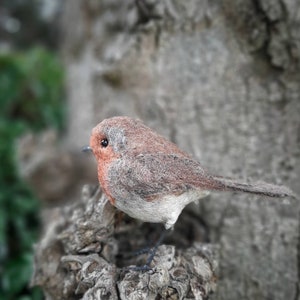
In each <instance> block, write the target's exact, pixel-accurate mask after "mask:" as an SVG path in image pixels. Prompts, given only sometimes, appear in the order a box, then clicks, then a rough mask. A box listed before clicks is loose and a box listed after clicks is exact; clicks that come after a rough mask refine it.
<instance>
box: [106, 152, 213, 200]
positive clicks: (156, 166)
mask: <svg viewBox="0 0 300 300" xmlns="http://www.w3.org/2000/svg"><path fill="white" fill-rule="evenodd" d="M113 173H116V174H117V176H116V178H118V180H117V181H118V184H119V185H120V188H121V189H122V191H123V193H128V194H137V195H139V196H140V197H143V198H145V199H146V200H149V201H151V200H152V199H155V198H156V197H161V196H164V195H167V194H169V193H172V194H177V195H180V194H182V193H183V192H185V191H187V190H189V189H193V188H199V189H203V190H210V189H215V187H214V185H215V184H216V183H215V181H214V180H213V177H212V176H211V175H209V173H208V172H207V171H205V170H204V169H203V168H202V167H201V165H200V163H198V162H197V161H195V160H193V159H191V158H189V157H185V156H183V155H176V154H164V153H149V154H139V155H137V156H135V157H127V158H125V159H124V157H123V158H122V160H120V161H119V162H117V163H116V164H115V165H114V167H113V169H112V172H111V175H113Z"/></svg>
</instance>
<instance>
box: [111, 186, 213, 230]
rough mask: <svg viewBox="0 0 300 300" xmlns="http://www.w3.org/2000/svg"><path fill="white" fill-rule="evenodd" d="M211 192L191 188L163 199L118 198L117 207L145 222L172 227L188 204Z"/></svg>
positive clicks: (167, 227)
mask: <svg viewBox="0 0 300 300" xmlns="http://www.w3.org/2000/svg"><path fill="white" fill-rule="evenodd" d="M208 194H209V192H208V191H200V190H191V191H187V192H185V193H183V194H181V195H179V196H175V195H168V196H164V197H162V198H161V199H154V200H152V201H145V200H143V199H142V198H140V197H138V198H137V197H136V198H133V199H126V200H119V201H118V200H117V201H116V207H117V208H118V209H120V210H121V211H123V212H125V213H126V214H128V215H129V216H130V217H132V218H135V219H139V220H141V221H143V222H150V223H164V224H165V228H166V229H170V228H171V227H173V225H174V224H175V223H176V221H177V219H178V216H179V215H180V213H181V211H182V210H183V209H184V207H185V206H186V205H188V204H189V203H191V202H194V201H197V200H199V199H200V198H203V197H205V196H207V195H208Z"/></svg>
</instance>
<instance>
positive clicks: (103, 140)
mask: <svg viewBox="0 0 300 300" xmlns="http://www.w3.org/2000/svg"><path fill="white" fill-rule="evenodd" d="M101 146H102V147H103V148H106V147H107V146H108V140H107V139H102V140H101Z"/></svg>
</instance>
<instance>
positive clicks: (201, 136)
mask: <svg viewBox="0 0 300 300" xmlns="http://www.w3.org/2000/svg"><path fill="white" fill-rule="evenodd" d="M63 18H64V22H63V24H64V25H63V28H64V30H65V33H64V41H63V52H64V56H65V62H66V67H67V74H68V93H69V103H70V127H69V133H68V143H69V145H71V146H72V147H73V148H74V147H78V148H79V147H80V146H82V145H84V144H86V143H87V142H88V139H89V133H90V130H91V127H93V126H94V125H95V124H96V123H98V122H99V121H101V120H102V119H103V118H106V117H110V116H113V115H129V116H134V117H139V118H141V119H142V120H143V121H144V122H145V123H146V124H147V125H148V126H152V127H153V128H155V129H157V130H158V131H159V132H160V133H161V134H163V135H165V136H168V137H169V138H170V139H171V140H172V141H174V142H175V143H177V144H178V145H179V146H180V147H181V148H183V149H184V150H186V151H188V152H190V153H193V154H194V156H195V157H196V158H197V159H198V160H199V161H200V162H202V164H203V165H204V166H205V167H207V168H208V169H210V170H212V171H213V172H214V173H215V174H220V175H226V176H233V177H242V178H246V177H251V178H253V179H261V180H265V181H269V182H272V183H284V184H286V185H288V186H290V187H291V188H292V189H293V190H294V191H295V192H296V193H298V194H299V193H300V185H299V174H300V159H299V158H300V118H299V115H300V101H299V98H300V85H299V82H300V68H299V56H300V30H299V25H300V4H299V1H296V0H292V1H287V0H275V1H269V0H242V1H241V0H224V1H201V0H191V1H179V0H164V1H153V0H152V1H151V0H149V1H146V0H145V1H142V0H140V1H139V0H137V1H133V0H132V1H130V0H127V1H125V0H122V1H121V0H110V1H83V0H68V1H66V7H65V12H64V16H63ZM196 212H197V213H198V214H197V215H196V214H195V213H196ZM188 218H190V219H188ZM187 219H188V222H187V221H186V220H187ZM191 220H198V221H199V222H201V224H202V225H204V228H205V234H202V235H201V237H202V241H203V240H204V241H209V242H211V243H214V244H218V245H219V247H220V260H219V264H220V272H219V276H218V283H217V291H216V293H215V294H214V295H213V296H212V299H230V300H234V299H274V300H275V299H295V300H296V299H300V296H299V285H298V283H299V274H300V273H299V261H298V259H299V256H300V255H299V253H300V252H299V251H300V249H299V204H298V203H297V202H296V201H293V200H290V201H289V200H287V201H280V200H277V199H264V198H262V197H255V196H249V195H240V194H230V193H229V194H213V195H211V197H210V198H207V199H204V200H202V201H201V202H200V203H199V205H198V206H194V207H192V209H191V210H189V209H187V210H186V212H185V213H184V214H183V215H182V216H181V217H180V220H179V222H178V225H177V226H176V227H175V232H174V234H176V231H177V232H183V233H188V232H189V231H190V229H189V227H188V225H189V222H191ZM73 221H74V222H75V220H73ZM99 224H101V223H99ZM93 230H96V228H94V229H93ZM132 238H133V239H137V238H138V235H137V236H135V237H132ZM180 238H181V236H180V235H178V236H177V238H175V242H178V241H180ZM193 238H199V236H198V235H197V234H194V235H193ZM176 245H177V244H176ZM65 246H66V245H65ZM71 246H72V243H71V244H70V245H69V247H71ZM77 246H78V245H77ZM77 246H76V245H75V248H76V247H77ZM186 246H187V245H185V247H183V248H185V249H186V248H187V247H186ZM75 248H74V249H75ZM168 249H171V250H172V249H173V248H168ZM77 250H78V249H77ZM171 250H170V251H171ZM49 251H51V249H50V250H49ZM172 251H173V250H172ZM186 251H187V250H186ZM193 251H194V250H193ZM64 255H65V254H64ZM182 255H183V256H184V257H185V255H187V254H186V253H185V252H183V253H182ZM199 257H200V258H199V259H201V255H200V256H199ZM86 259H90V262H91V261H92V260H93V261H95V264H96V268H97V267H98V266H99V265H101V264H104V262H103V261H102V259H101V258H99V257H95V256H94V255H92V256H91V257H90V258H88V257H82V256H80V259H79V258H78V257H77V256H76V257H71V258H70V257H67V259H66V258H64V259H63V261H64V262H66V261H68V263H69V262H70V261H75V262H76V261H77V263H79V264H81V265H82V266H83V265H84V263H85V262H86ZM77 263H75V264H77ZM44 264H47V260H46V261H45V260H40V261H39V262H38V263H37V265H38V266H39V267H42V266H43V265H44ZM39 267H38V268H39ZM110 268H112V266H111V265H109V266H107V269H106V270H110ZM107 272H108V273H109V274H111V273H110V271H107ZM182 272H188V270H187V269H183V270H182ZM159 274H160V275H159V276H164V275H162V274H164V273H159ZM101 276H102V275H101ZM128 276H129V277H130V276H131V275H128ZM133 276H134V278H131V279H130V280H131V281H132V282H133V284H134V286H135V287H138V284H139V283H138V282H141V284H142V282H144V281H143V280H144V279H142V277H143V276H149V275H136V274H135V275H133ZM175 277H176V276H175ZM125 278H126V276H125ZM151 278H152V277H151V276H150V277H149V278H148V277H147V280H148V282H149V280H150V281H151V280H152V279H151ZM58 279H59V281H58V282H59V283H60V284H65V282H64V281H65V280H67V279H66V278H65V277H63V276H62V277H59V278H58ZM109 280H110V279H109ZM109 280H108V283H107V286H106V288H107V289H108V288H109V287H110V282H111V281H109ZM164 280H165V279H164ZM168 280H169V279H168ZM88 284H90V283H88ZM93 284H96V285H97V284H98V283H93ZM102 284H103V282H102ZM42 285H43V284H42ZM125 286H126V283H124V284H123V283H120V285H119V289H120V291H122V289H123V290H124V291H125V290H126V288H125ZM139 288H140V287H139ZM160 291H162V288H161V287H160ZM112 293H113V292H112ZM120 293H121V292H120ZM120 295H121V294H118V296H120ZM195 295H196V294H195V293H194V296H195ZM91 298H92V297H91ZM86 299H90V298H86ZM128 299H129V298H128ZM131 299H139V296H138V295H135V296H132V298H131Z"/></svg>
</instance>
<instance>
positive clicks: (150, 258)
mask: <svg viewBox="0 0 300 300" xmlns="http://www.w3.org/2000/svg"><path fill="white" fill-rule="evenodd" d="M169 231H170V230H167V229H165V228H164V229H163V231H162V232H161V234H160V236H159V239H158V240H157V242H156V243H155V245H154V246H153V247H152V248H150V247H147V248H144V249H142V250H139V251H138V252H136V255H140V254H144V253H148V254H149V256H148V258H147V261H146V263H145V264H144V265H143V266H135V267H126V268H124V270H125V271H127V270H133V271H149V270H151V268H150V264H151V262H152V261H153V258H154V256H155V254H156V251H157V249H158V247H159V246H160V245H161V243H162V242H163V240H164V239H165V237H166V235H167V232H169Z"/></svg>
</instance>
